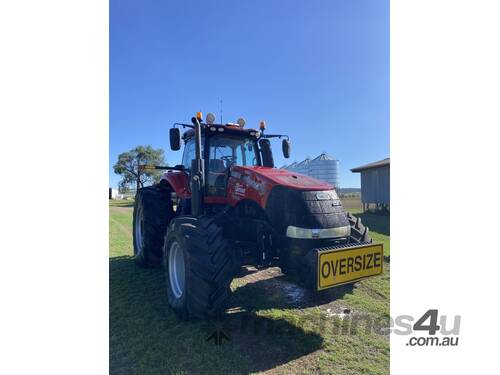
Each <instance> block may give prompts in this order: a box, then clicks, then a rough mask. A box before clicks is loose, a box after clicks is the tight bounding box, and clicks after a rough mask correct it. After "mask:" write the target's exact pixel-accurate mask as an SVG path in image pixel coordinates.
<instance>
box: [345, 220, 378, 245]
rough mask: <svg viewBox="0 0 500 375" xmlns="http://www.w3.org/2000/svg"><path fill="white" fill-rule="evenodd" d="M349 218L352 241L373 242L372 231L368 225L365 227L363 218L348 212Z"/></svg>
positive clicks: (359, 242) (358, 242) (350, 238)
mask: <svg viewBox="0 0 500 375" xmlns="http://www.w3.org/2000/svg"><path fill="white" fill-rule="evenodd" d="M347 219H348V220H349V224H350V225H351V235H350V236H349V242H350V243H356V244H361V243H372V238H371V237H370V231H369V230H368V227H365V226H364V225H363V223H361V219H360V218H359V217H356V216H354V215H353V214H351V213H350V212H347Z"/></svg>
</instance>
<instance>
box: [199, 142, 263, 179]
mask: <svg viewBox="0 0 500 375" xmlns="http://www.w3.org/2000/svg"><path fill="white" fill-rule="evenodd" d="M208 158H209V160H210V161H209V163H210V167H209V169H212V170H214V169H218V171H222V170H226V169H227V168H229V167H230V166H231V165H242V166H252V165H259V158H258V153H257V149H256V147H255V141H254V140H253V139H250V138H242V137H237V136H230V135H227V136H216V137H211V138H210V150H209V155H208Z"/></svg>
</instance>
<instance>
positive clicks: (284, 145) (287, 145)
mask: <svg viewBox="0 0 500 375" xmlns="http://www.w3.org/2000/svg"><path fill="white" fill-rule="evenodd" d="M290 147H291V145H290V141H289V140H288V139H283V142H282V143H281V148H282V149H283V156H284V157H285V159H288V158H289V157H290Z"/></svg>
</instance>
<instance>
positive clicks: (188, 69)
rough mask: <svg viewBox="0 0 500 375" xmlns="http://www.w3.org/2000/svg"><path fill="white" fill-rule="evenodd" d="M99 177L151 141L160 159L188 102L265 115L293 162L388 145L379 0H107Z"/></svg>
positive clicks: (385, 5) (358, 160)
mask: <svg viewBox="0 0 500 375" xmlns="http://www.w3.org/2000/svg"><path fill="white" fill-rule="evenodd" d="M109 69H110V72H109V73H110V74H109V76H110V165H109V178H110V186H116V185H117V182H118V181H119V178H120V177H119V176H118V175H115V174H114V173H113V168H112V166H113V164H114V163H115V161H116V159H117V156H118V154H119V153H120V152H123V151H126V150H129V149H131V148H133V147H135V146H136V145H140V144H151V145H152V146H153V147H161V148H163V149H164V150H165V154H166V159H167V162H168V163H169V164H170V165H175V164H177V163H179V161H180V159H181V152H180V151H177V152H173V151H171V150H170V149H169V145H168V129H169V128H170V127H171V125H172V123H174V122H188V121H189V119H190V118H191V116H193V115H194V113H195V112H196V111H198V110H202V111H203V113H204V114H206V113H207V112H214V113H215V114H216V115H217V118H219V115H220V100H221V99H222V101H223V119H224V122H226V121H227V122H233V121H236V119H237V118H238V117H240V116H243V117H245V119H246V121H247V127H258V124H259V121H260V120H261V119H264V120H266V123H267V127H268V132H270V133H271V132H272V133H286V134H289V135H290V137H291V141H292V156H291V158H290V159H289V160H285V159H283V157H282V155H281V145H280V144H279V143H278V141H276V142H275V143H274V144H273V146H274V148H275V152H274V155H275V159H276V164H277V165H278V166H281V165H283V164H285V162H288V163H289V162H292V161H294V160H297V161H300V160H303V159H304V158H305V157H307V156H309V157H315V156H316V155H318V154H319V153H321V152H323V151H326V152H327V153H328V154H330V155H332V156H334V157H336V158H337V159H339V160H340V170H341V173H340V185H341V187H359V186H360V178H359V174H353V173H351V172H350V171H349V169H350V168H353V167H356V166H359V165H362V164H365V163H368V162H372V161H375V160H379V159H383V158H385V157H388V156H389V1H387V0H378V1H375V0H356V1H352V0H342V1H340V0H321V1H305V0H301V1H295V0H287V1H270V0H267V1H263V0H258V1H234V0H233V1H182V2H181V1H170V2H163V1H152V0H142V1H130V0H119V1H118V0H111V1H110V68H109Z"/></svg>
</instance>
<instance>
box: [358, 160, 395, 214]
mask: <svg viewBox="0 0 500 375" xmlns="http://www.w3.org/2000/svg"><path fill="white" fill-rule="evenodd" d="M351 172H354V173H361V202H362V203H363V210H366V209H368V208H369V207H370V204H375V205H376V208H377V209H387V208H389V205H390V176H391V174H390V158H387V159H384V160H379V161H376V162H373V163H370V164H366V165H362V166H361V167H357V168H353V169H351Z"/></svg>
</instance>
